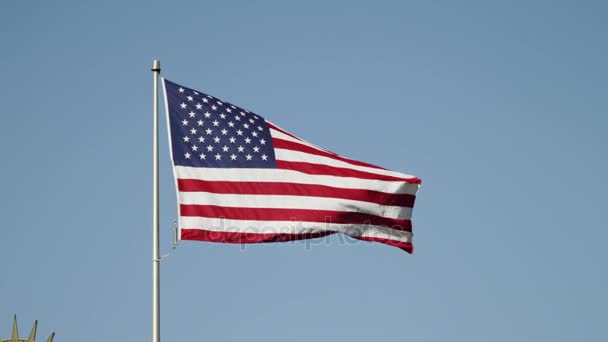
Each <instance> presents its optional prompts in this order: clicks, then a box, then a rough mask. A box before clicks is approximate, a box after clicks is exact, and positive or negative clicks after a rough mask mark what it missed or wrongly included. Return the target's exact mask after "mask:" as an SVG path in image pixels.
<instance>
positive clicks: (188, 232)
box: [181, 228, 334, 243]
mask: <svg viewBox="0 0 608 342" xmlns="http://www.w3.org/2000/svg"><path fill="white" fill-rule="evenodd" d="M181 232H182V233H181V239H182V240H198V241H209V242H224V243H259V242H283V241H293V240H304V239H316V238H320V237H324V236H327V235H331V234H334V232H316V233H307V234H287V233H265V234H258V233H240V232H218V231H212V230H205V229H184V228H182V229H181Z"/></svg>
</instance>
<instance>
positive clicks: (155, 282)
mask: <svg viewBox="0 0 608 342" xmlns="http://www.w3.org/2000/svg"><path fill="white" fill-rule="evenodd" d="M152 74H153V75H154V105H153V116H154V118H153V121H152V122H153V124H152V130H153V138H152V141H153V143H152V342H160V255H159V254H160V253H159V236H158V235H159V229H158V225H159V221H158V219H159V214H158V209H159V205H158V78H159V75H160V61H158V60H154V61H153V62H152Z"/></svg>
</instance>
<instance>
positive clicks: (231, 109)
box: [165, 80, 276, 168]
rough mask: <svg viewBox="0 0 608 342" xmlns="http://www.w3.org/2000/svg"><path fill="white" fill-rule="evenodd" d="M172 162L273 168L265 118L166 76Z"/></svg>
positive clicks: (226, 166)
mask: <svg viewBox="0 0 608 342" xmlns="http://www.w3.org/2000/svg"><path fill="white" fill-rule="evenodd" d="M165 87H166V91H167V103H168V106H169V125H170V129H171V147H172V149H173V163H174V164H175V165H181V166H196V167H218V168H274V167H275V165H276V161H275V156H274V149H273V147H272V137H271V136H270V130H269V128H268V125H266V122H265V120H264V118H262V117H261V116H259V115H257V114H255V113H252V112H249V111H246V110H244V109H242V108H239V107H237V106H234V105H232V104H230V103H227V102H224V101H221V100H220V99H217V98H215V97H213V96H210V95H207V94H204V93H202V92H199V91H196V90H193V89H189V88H186V87H183V86H180V85H178V84H175V83H172V82H169V81H167V80H165Z"/></svg>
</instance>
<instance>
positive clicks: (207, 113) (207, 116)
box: [203, 112, 211, 118]
mask: <svg viewBox="0 0 608 342" xmlns="http://www.w3.org/2000/svg"><path fill="white" fill-rule="evenodd" d="M203 115H204V116H205V117H206V118H210V117H211V113H209V112H205V114H203Z"/></svg>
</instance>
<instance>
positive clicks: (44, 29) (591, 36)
mask: <svg viewBox="0 0 608 342" xmlns="http://www.w3.org/2000/svg"><path fill="white" fill-rule="evenodd" d="M606 18H608V5H607V4H606V2H603V1H392V2H388V1H367V2H363V1H300V2H295V1H276V2H262V1H240V2H235V1H222V2H220V1H216V2H213V3H211V2H209V3H204V2H202V1H191V2H183V1H162V2H160V1H141V2H139V3H136V2H132V1H95V2H93V1H71V2H64V1H37V2H34V1H8V0H4V1H0V43H1V48H0V70H1V74H0V75H1V76H0V77H1V78H2V82H0V104H1V107H0V108H1V109H0V113H1V114H2V124H0V156H1V158H2V159H1V160H2V162H1V165H2V168H1V169H0V176H1V177H0V213H1V214H2V216H1V221H0V227H1V228H0V260H1V261H0V336H1V337H4V338H6V337H7V335H8V334H10V327H11V319H12V315H13V314H17V315H18V318H19V322H20V325H21V329H22V334H24V335H25V334H27V333H28V330H29V328H30V327H31V324H32V323H33V321H34V320H35V319H38V320H39V321H40V325H39V331H38V332H39V339H40V340H43V339H45V338H46V336H48V335H49V334H50V332H51V331H53V330H55V331H56V332H57V337H56V341H66V342H72V341H73V342H76V341H90V342H97V341H109V340H121V341H149V340H150V321H151V314H150V308H151V261H150V259H151V202H152V200H151V183H152V179H151V163H152V159H151V156H152V153H151V136H152V134H151V119H152V117H151V116H152V113H151V110H152V73H151V72H150V70H149V69H150V66H151V61H152V60H153V59H154V58H158V59H160V60H161V62H162V67H163V74H164V75H165V77H167V78H168V79H170V80H173V81H175V82H178V83H181V84H184V85H187V86H190V87H192V88H196V89H200V90H203V91H206V92H208V93H210V94H213V95H216V96H218V97H220V98H223V99H225V100H227V101H230V102H233V103H235V104H237V105H240V106H243V107H245V108H249V109H251V110H253V111H255V112H257V113H259V114H261V115H263V116H265V117H266V118H267V119H269V120H271V121H273V122H275V123H277V124H279V125H280V126H282V127H284V128H286V129H288V130H290V131H292V132H293V133H295V134H297V135H299V136H301V137H303V138H305V139H307V140H309V141H311V142H313V143H315V144H318V145H320V146H323V147H325V148H328V149H330V150H332V151H335V152H338V153H340V154H343V155H346V156H349V157H352V158H356V159H360V160H364V161H367V162H372V163H376V164H379V165H382V166H385V167H387V168H390V169H394V170H398V171H402V172H406V173H411V174H414V175H417V176H419V177H421V178H422V180H423V187H422V189H421V191H420V192H419V196H418V199H417V202H416V207H415V209H414V225H415V227H414V234H415V237H414V241H415V245H416V251H415V253H414V254H413V255H408V254H406V253H404V252H402V251H400V250H398V249H396V248H392V247H388V246H384V245H380V244H370V243H362V242H359V243H353V242H352V241H351V240H348V241H344V239H340V238H339V237H333V238H331V239H328V240H327V239H326V240H322V241H316V242H314V243H311V244H308V245H306V244H304V243H289V244H272V245H268V244H265V245H253V246H247V247H246V248H245V249H244V250H243V249H242V248H241V247H240V246H238V245H222V244H209V243H202V242H184V243H182V244H181V245H180V247H179V248H178V249H177V250H176V251H175V252H174V253H173V254H172V255H171V256H170V257H169V258H168V259H166V260H165V261H163V262H162V265H161V268H162V280H161V281H162V339H163V340H164V341H241V340H245V341H370V340H373V341H405V340H408V341H437V342H445V341H466V342H473V341H480V342H486V341H568V342H570V341H586V342H587V341H598V342H599V341H607V340H608V330H607V328H606V322H607V321H608V309H607V307H608V294H607V289H608V271H607V269H608V265H607V264H608V257H607V256H606V253H605V249H606V248H605V246H604V245H605V242H606V241H607V240H608V226H607V224H606V219H605V218H604V214H606V212H607V209H608V208H607V201H606V193H607V192H608V186H607V185H606V181H605V177H606V174H607V173H608V162H607V157H606V155H607V151H606V150H607V147H608V117H607V115H608V85H607V80H608V67H607V61H608V43H607V39H606V34H607V32H608V20H606ZM162 125H163V126H162V128H163V129H162V130H161V132H163V135H162V136H161V142H162V146H161V170H160V171H161V207H162V208H161V209H162V210H161V211H162V212H161V224H162V237H161V238H162V241H161V252H162V253H165V252H167V251H169V249H170V247H171V242H172V241H171V226H172V221H173V219H174V217H175V216H176V203H175V192H174V191H175V190H174V185H173V184H174V183H173V181H172V175H171V168H170V162H169V154H168V149H167V143H166V141H167V140H166V135H165V134H164V133H165V130H164V127H165V126H164V125H165V123H164V120H162Z"/></svg>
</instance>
